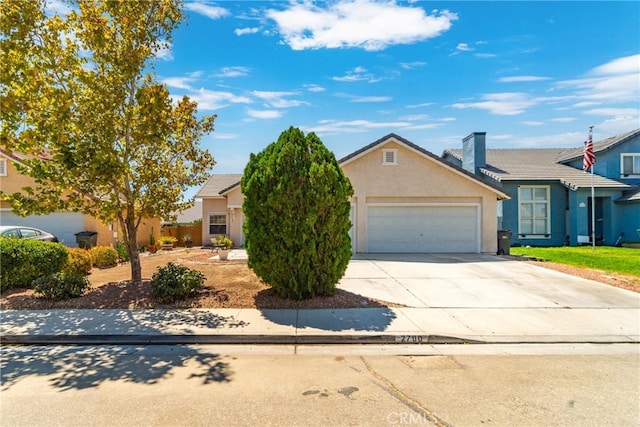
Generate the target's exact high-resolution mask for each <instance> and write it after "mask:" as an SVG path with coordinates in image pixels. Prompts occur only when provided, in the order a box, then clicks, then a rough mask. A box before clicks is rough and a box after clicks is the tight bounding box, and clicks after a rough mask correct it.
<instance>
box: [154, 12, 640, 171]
mask: <svg viewBox="0 0 640 427" xmlns="http://www.w3.org/2000/svg"><path fill="white" fill-rule="evenodd" d="M185 9H186V10H185V12H186V17H185V21H184V23H183V24H182V25H181V27H180V28H179V29H178V30H177V31H175V32H174V34H173V35H174V40H173V42H172V44H171V45H170V47H169V49H167V50H165V51H163V52H161V53H160V54H159V55H158V60H157V62H156V73H157V76H158V79H159V80H160V81H162V82H164V83H166V84H167V85H168V86H169V89H170V92H171V94H172V95H173V96H175V97H181V96H182V95H188V96H190V97H191V98H193V99H195V100H197V101H198V103H199V109H200V112H201V113H203V114H217V115H218V118H217V120H216V130H215V132H214V133H212V134H211V135H209V136H207V137H205V138H204V139H203V141H202V144H203V146H204V147H206V148H208V149H209V150H210V151H211V152H212V154H213V156H214V157H215V159H216V161H217V165H216V166H215V167H214V171H213V172H214V173H241V172H242V171H243V169H244V166H245V164H246V162H247V160H248V158H249V154H250V153H252V152H258V151H260V150H262V149H263V148H264V147H266V146H267V145H268V144H269V143H271V142H273V141H275V140H276V139H277V138H278V135H279V134H280V133H281V132H282V131H283V130H285V129H287V128H288V127H289V126H296V127H299V128H301V129H302V130H303V131H305V132H311V131H313V132H316V133H317V134H318V135H319V136H320V138H321V139H322V140H323V141H324V143H325V145H327V147H329V149H331V150H332V151H333V152H334V153H335V154H336V156H337V157H338V158H341V157H343V156H344V155H347V154H349V153H351V152H353V151H355V150H357V149H359V148H361V147H363V146H364V145H366V144H369V143H371V142H373V141H375V140H377V139H378V138H380V137H382V136H384V135H386V134H388V133H390V132H394V133H397V134H399V135H400V136H402V137H404V138H406V139H408V140H410V141H412V142H414V143H416V144H418V145H420V146H422V147H424V148H426V149H427V150H429V151H431V152H433V153H435V154H438V155H439V154H441V153H442V151H443V150H444V149H445V148H457V147H460V145H461V139H462V138H463V137H465V136H467V135H468V134H470V133H471V132H474V131H480V132H482V131H484V132H487V145H488V147H491V148H502V147H563V146H567V147H575V146H579V145H580V144H582V142H583V141H584V140H585V138H586V136H587V132H588V126H590V125H594V126H595V128H594V139H595V140H599V139H603V138H606V137H608V136H611V135H615V134H618V133H622V132H626V131H628V130H631V129H634V128H637V127H640V109H639V107H640V105H639V104H640V25H639V24H640V19H639V17H640V2H637V1H627V2H574V1H572V2H555V1H553V2H552V1H546V2H520V1H518V2H507V1H500V2H484V1H474V2H460V1H453V2H447V1H373V0H338V1H328V2H313V3H312V2H276V1H258V2H255V1H218V2H213V1H208V2H191V1H187V2H186V3H185Z"/></svg>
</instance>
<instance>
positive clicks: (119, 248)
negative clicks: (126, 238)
mask: <svg viewBox="0 0 640 427" xmlns="http://www.w3.org/2000/svg"><path fill="white" fill-rule="evenodd" d="M116 252H118V258H119V259H120V262H127V261H129V253H128V252H127V245H126V244H125V243H124V242H118V244H117V245H116Z"/></svg>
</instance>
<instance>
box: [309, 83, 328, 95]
mask: <svg viewBox="0 0 640 427" xmlns="http://www.w3.org/2000/svg"><path fill="white" fill-rule="evenodd" d="M304 87H305V88H306V89H307V90H308V91H309V92H314V93H318V92H324V91H325V90H326V89H325V88H323V87H322V86H319V85H316V84H309V85H304Z"/></svg>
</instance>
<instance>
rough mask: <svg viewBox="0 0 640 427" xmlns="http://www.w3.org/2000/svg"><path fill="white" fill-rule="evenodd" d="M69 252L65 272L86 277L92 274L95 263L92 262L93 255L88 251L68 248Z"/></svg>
mask: <svg viewBox="0 0 640 427" xmlns="http://www.w3.org/2000/svg"><path fill="white" fill-rule="evenodd" d="M67 251H69V258H68V260H67V265H66V267H65V268H64V271H65V272H68V273H79V274H85V275H86V274H89V273H91V269H92V268H93V262H92V261H91V253H89V251H88V250H86V249H80V248H68V249H67Z"/></svg>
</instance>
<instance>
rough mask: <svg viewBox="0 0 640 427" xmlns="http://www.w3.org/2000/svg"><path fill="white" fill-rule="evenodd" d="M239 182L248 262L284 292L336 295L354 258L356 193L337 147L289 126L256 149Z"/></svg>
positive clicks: (289, 294) (293, 296)
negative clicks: (353, 199)
mask: <svg viewBox="0 0 640 427" xmlns="http://www.w3.org/2000/svg"><path fill="white" fill-rule="evenodd" d="M241 188H242V193H243V194H244V196H245V198H244V204H243V207H242V209H243V212H244V215H245V221H244V228H243V229H244V235H245V240H244V245H245V247H246V249H247V253H248V254H249V267H251V269H253V271H254V272H255V273H256V274H257V275H258V277H260V278H261V279H262V280H263V281H264V282H265V283H267V284H269V285H270V286H271V287H272V288H273V290H274V291H275V293H276V294H278V295H279V296H280V297H283V298H290V299H296V300H298V299H304V298H313V297H315V296H317V295H332V294H333V293H334V292H335V289H336V284H337V283H338V281H339V280H340V278H341V277H342V276H343V275H344V272H345V271H346V269H347V264H348V263H349V260H350V259H351V239H350V237H349V229H350V228H351V221H350V220H349V216H350V211H351V205H350V202H349V197H350V196H351V195H353V188H352V186H351V183H350V182H349V178H347V176H346V175H345V174H344V172H343V171H342V169H341V168H340V165H338V162H337V160H336V158H335V156H334V155H333V153H332V152H330V151H329V150H328V149H327V148H326V147H325V146H324V144H323V143H322V141H321V140H320V138H318V137H317V136H316V135H315V134H314V133H309V134H307V135H306V136H305V135H304V134H303V133H302V131H300V130H299V129H297V128H294V127H291V128H289V129H288V130H286V131H284V132H282V134H280V137H279V138H278V141H276V142H274V143H272V144H270V145H269V146H267V148H266V149H265V150H263V151H262V152H260V153H258V154H255V155H254V154H252V155H251V157H250V159H249V162H248V163H247V166H246V168H245V170H244V175H243V178H242V181H241Z"/></svg>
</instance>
